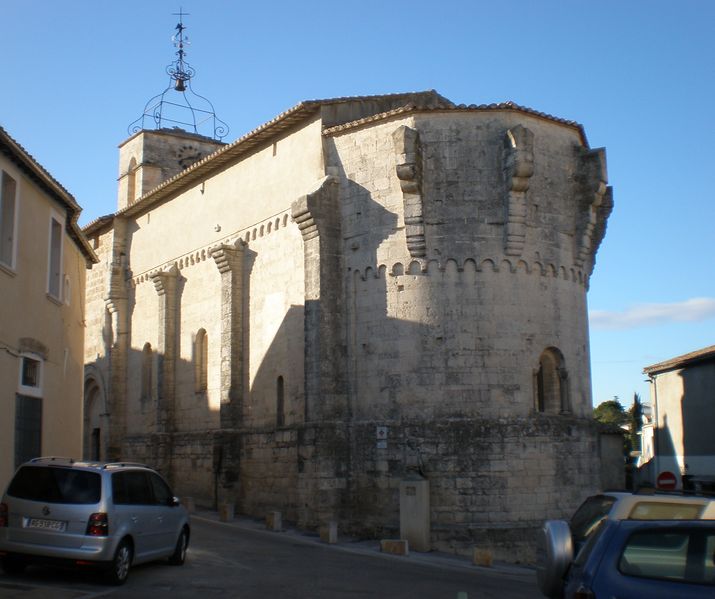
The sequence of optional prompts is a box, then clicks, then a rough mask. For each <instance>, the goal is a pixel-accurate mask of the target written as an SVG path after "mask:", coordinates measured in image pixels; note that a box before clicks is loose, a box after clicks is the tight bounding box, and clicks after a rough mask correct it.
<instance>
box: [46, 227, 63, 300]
mask: <svg viewBox="0 0 715 599" xmlns="http://www.w3.org/2000/svg"><path fill="white" fill-rule="evenodd" d="M48 270H49V275H48V282H47V292H48V293H49V294H50V295H51V296H52V297H54V298H56V299H58V300H59V299H62V297H61V294H62V287H61V285H62V222H61V221H60V220H59V219H58V218H56V217H55V216H52V217H51V218H50V255H49V265H48Z"/></svg>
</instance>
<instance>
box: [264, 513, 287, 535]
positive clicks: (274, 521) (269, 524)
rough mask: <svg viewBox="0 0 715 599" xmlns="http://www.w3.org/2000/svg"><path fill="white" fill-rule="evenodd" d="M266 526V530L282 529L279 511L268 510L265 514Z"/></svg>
mask: <svg viewBox="0 0 715 599" xmlns="http://www.w3.org/2000/svg"><path fill="white" fill-rule="evenodd" d="M266 528H268V530H275V531H279V530H282V529H283V522H282V518H281V513H280V512H268V515H267V516H266Z"/></svg>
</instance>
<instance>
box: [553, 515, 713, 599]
mask: <svg viewBox="0 0 715 599" xmlns="http://www.w3.org/2000/svg"><path fill="white" fill-rule="evenodd" d="M563 597H564V598H565V599H611V598H612V597H618V598H619V599H642V598H645V597H647V598H648V599H675V598H677V599H703V598H705V597H707V598H709V599H712V598H713V597H715V521H712V520H604V521H603V522H602V523H601V525H600V526H599V528H598V530H597V531H595V532H594V534H593V535H591V536H590V537H589V539H588V541H587V542H586V544H585V545H584V546H583V548H582V549H581V551H579V553H578V555H577V556H576V559H575V560H574V561H573V562H572V563H571V564H570V567H569V568H568V572H567V574H566V576H565V579H564V587H563Z"/></svg>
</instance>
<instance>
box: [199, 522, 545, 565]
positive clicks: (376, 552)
mask: <svg viewBox="0 0 715 599" xmlns="http://www.w3.org/2000/svg"><path fill="white" fill-rule="evenodd" d="M191 518H192V519H194V518H195V519H197V520H201V521H203V522H210V523H212V524H217V525H219V526H228V527H231V528H237V529H240V530H247V531H251V532H254V533H259V534H261V535H266V536H273V537H274V538H275V537H276V536H278V538H283V539H285V540H287V541H288V540H289V541H290V542H296V541H297V542H299V543H303V544H305V545H319V546H321V547H323V548H325V549H331V550H337V551H342V552H344V553H351V554H354V555H363V556H371V557H379V558H383V559H389V560H398V561H402V562H408V563H413V564H419V565H421V566H428V567H431V568H437V569H442V570H458V571H462V572H463V571H472V572H479V573H493V574H500V575H505V574H508V575H509V576H518V577H523V578H525V579H527V578H528V579H533V577H534V576H535V572H536V570H535V569H534V568H531V567H528V566H516V565H511V564H506V563H501V562H496V563H494V564H493V565H492V566H491V567H485V566H477V565H475V564H473V563H471V562H470V561H469V559H468V558H466V557H463V556H458V555H450V554H446V553H441V552H437V551H430V552H429V553H417V552H410V554H409V555H407V556H401V555H394V554H390V553H383V552H381V551H380V541H379V540H369V541H358V540H356V539H349V538H346V537H342V538H341V539H339V540H338V542H337V543H326V542H324V541H321V540H320V536H319V535H318V534H317V533H316V534H315V535H313V534H311V533H305V532H302V531H299V530H297V529H295V528H292V527H285V528H283V529H281V530H280V531H273V530H269V529H267V528H266V525H265V523H264V522H262V521H258V520H253V519H250V518H247V517H241V516H238V517H236V519H234V520H231V521H228V522H223V521H221V520H220V519H219V515H218V513H216V512H212V511H208V510H197V511H195V512H194V513H192V514H191Z"/></svg>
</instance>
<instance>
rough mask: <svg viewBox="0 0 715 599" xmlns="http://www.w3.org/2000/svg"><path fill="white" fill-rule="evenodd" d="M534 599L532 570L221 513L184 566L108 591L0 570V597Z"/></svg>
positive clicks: (54, 576) (84, 574)
mask: <svg viewBox="0 0 715 599" xmlns="http://www.w3.org/2000/svg"><path fill="white" fill-rule="evenodd" d="M99 597H108V598H110V599H123V598H127V599H144V598H146V599H164V598H167V599H168V598H171V599H190V598H191V599H193V598H194V597H200V598H201V599H208V598H209V597H230V598H234V597H235V598H238V599H253V598H254V597H255V598H261V599H264V598H273V597H280V598H281V599H284V598H286V599H304V598H307V599H333V598H336V599H339V598H350V599H353V598H356V597H375V598H378V599H382V598H385V599H408V598H409V599H414V598H420V599H422V598H424V599H431V598H435V599H437V598H445V599H447V598H448V599H527V598H534V599H538V598H539V597H540V594H539V592H538V590H537V587H536V578H535V573H534V570H533V569H531V568H525V567H518V566H512V565H508V564H500V563H496V564H494V566H493V567H491V568H485V567H479V566H475V565H474V564H472V563H471V561H470V560H468V559H466V558H464V557H461V556H455V555H449V554H445V553H440V552H429V553H417V552H411V553H410V555H409V556H396V555H391V554H386V553H381V552H380V549H379V542H378V541H361V540H360V541H359V540H356V539H351V538H347V537H344V536H339V537H338V543H337V544H333V545H329V544H327V543H324V542H322V541H321V540H320V538H319V537H318V535H315V534H310V533H306V532H303V531H300V530H296V529H294V528H291V527H286V528H285V529H284V530H281V531H279V532H274V531H270V530H267V529H266V526H265V524H264V523H263V522H261V521H257V520H253V519H250V518H244V517H238V518H236V519H234V520H232V521H230V522H221V521H219V518H218V514H216V513H215V512H210V511H203V510H202V511H198V512H196V513H194V514H192V539H191V545H190V548H189V554H188V557H187V561H186V564H185V565H184V566H182V567H172V566H168V565H166V563H154V564H146V565H142V566H138V567H136V568H133V569H132V571H131V573H130V576H129V579H128V581H127V583H126V584H125V585H124V586H122V587H109V586H106V585H105V584H104V582H103V580H102V579H101V576H100V575H99V573H95V572H91V571H78V570H59V569H51V568H39V567H31V568H28V570H27V572H26V574H25V575H23V576H19V577H8V576H5V575H2V574H0V598H2V599H55V598H56V599H95V598H99Z"/></svg>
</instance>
